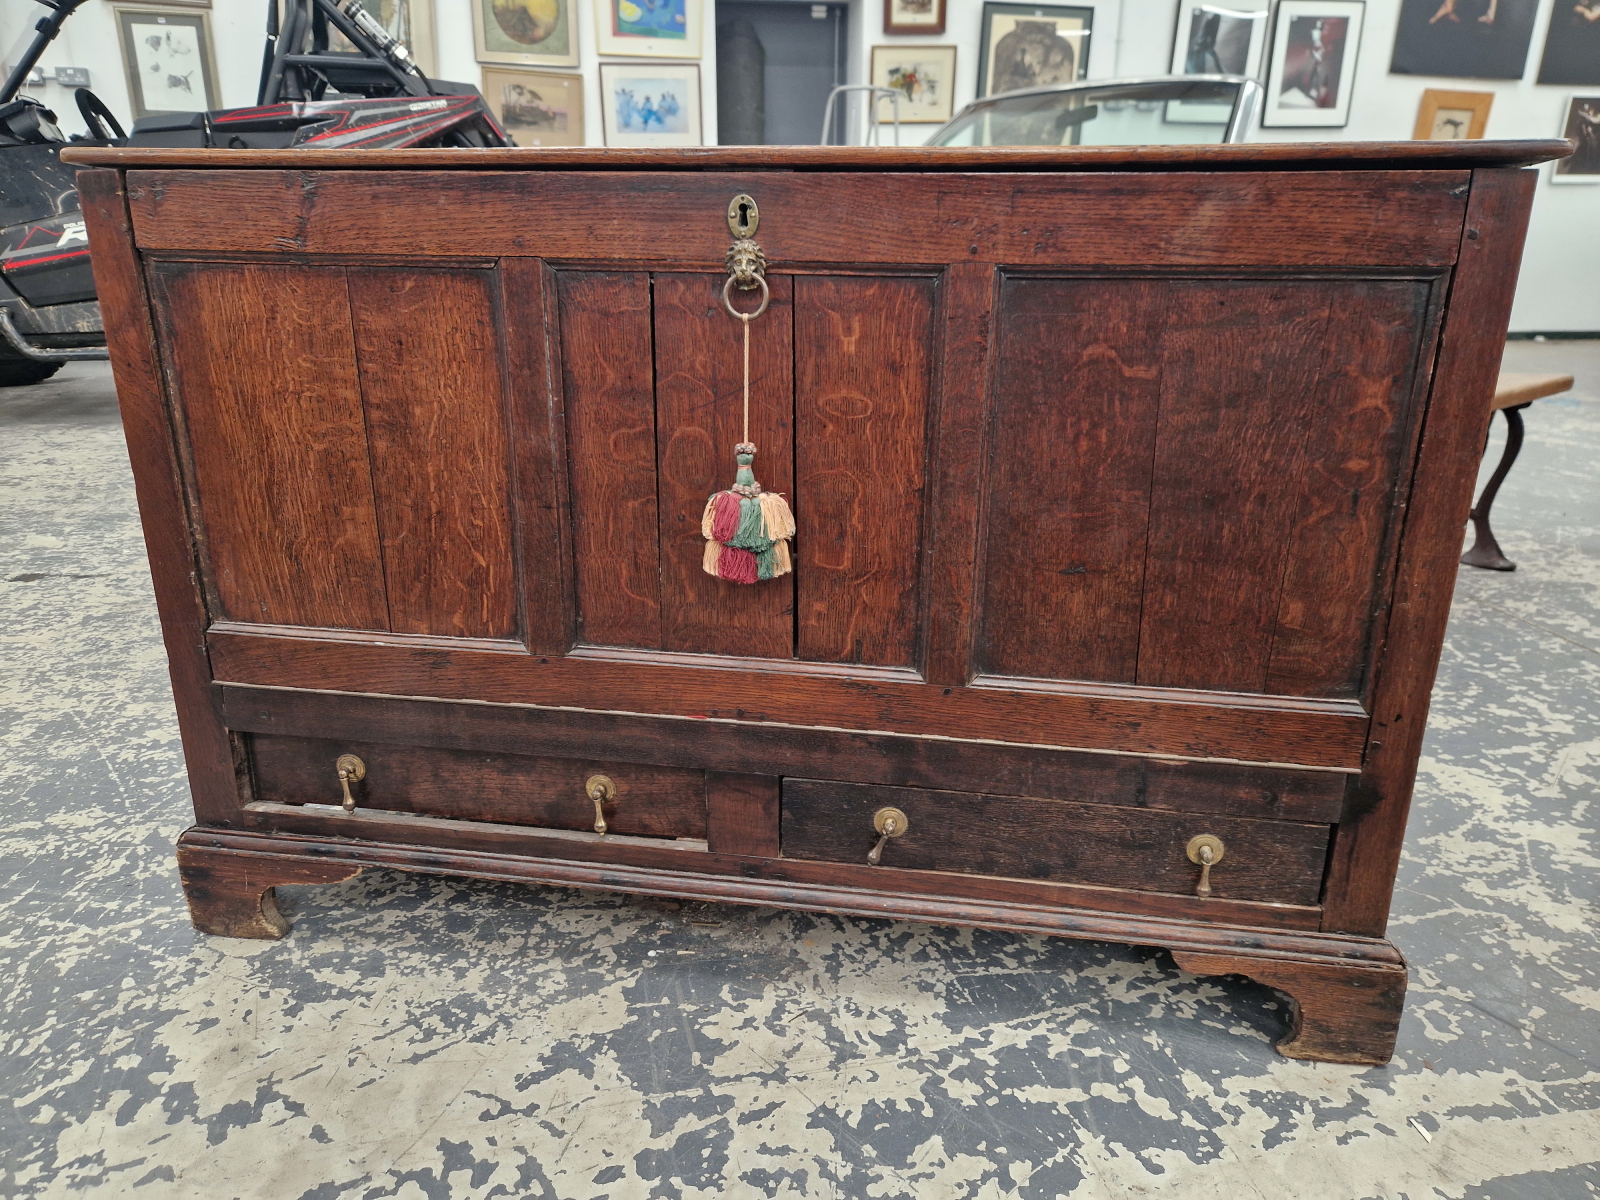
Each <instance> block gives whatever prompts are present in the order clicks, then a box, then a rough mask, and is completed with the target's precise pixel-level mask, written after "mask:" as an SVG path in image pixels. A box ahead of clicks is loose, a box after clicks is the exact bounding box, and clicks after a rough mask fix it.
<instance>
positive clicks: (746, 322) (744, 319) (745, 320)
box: [739, 313, 750, 442]
mask: <svg viewBox="0 0 1600 1200" xmlns="http://www.w3.org/2000/svg"><path fill="white" fill-rule="evenodd" d="M739 322H740V324H742V325H743V326H744V436H743V437H741V438H740V439H739V440H740V441H741V442H748V441H749V440H750V315H749V314H748V313H740V314H739Z"/></svg>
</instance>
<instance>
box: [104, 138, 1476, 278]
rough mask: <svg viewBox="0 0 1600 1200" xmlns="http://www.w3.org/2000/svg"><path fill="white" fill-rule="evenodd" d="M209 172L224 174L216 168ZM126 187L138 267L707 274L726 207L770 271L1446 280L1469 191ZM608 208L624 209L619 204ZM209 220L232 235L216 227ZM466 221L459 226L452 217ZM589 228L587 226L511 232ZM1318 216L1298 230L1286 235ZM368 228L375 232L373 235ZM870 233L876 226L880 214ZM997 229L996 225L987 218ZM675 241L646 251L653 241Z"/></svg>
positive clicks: (699, 178) (671, 179)
mask: <svg viewBox="0 0 1600 1200" xmlns="http://www.w3.org/2000/svg"><path fill="white" fill-rule="evenodd" d="M216 161H218V162H230V161H232V160H231V159H224V158H220V157H219V158H218V159H217V160H216ZM285 165H286V166H288V167H289V168H290V169H287V170H283V171H279V172H269V171H249V170H243V171H241V170H222V169H217V170H206V171H179V170H166V171H160V172H149V173H146V172H143V171H134V172H131V173H130V174H129V176H128V180H129V187H130V191H129V205H130V209H131V211H132V213H133V218H134V225H135V230H136V232H137V235H138V239H139V247H140V248H141V249H143V250H182V251H242V252H252V253H264V254H272V255H282V254H285V253H303V254H354V255H361V256H370V255H383V254H392V255H406V256H411V257H427V256H436V255H444V256H471V255H491V256H497V255H508V254H513V255H530V256H535V257H541V258H548V259H554V260H560V259H566V260H574V261H580V262H594V263H613V264H619V265H628V266H631V265H634V264H638V263H639V262H640V261H641V258H642V257H645V256H641V253H640V247H645V246H649V247H657V248H658V249H656V250H655V251H654V253H652V254H650V255H649V256H647V257H648V261H649V262H650V263H651V264H652V265H653V266H657V267H658V268H660V267H665V266H667V265H668V264H693V265H694V266H697V267H699V268H700V269H705V268H706V267H710V266H717V267H720V266H721V264H722V261H723V255H724V252H725V251H726V250H727V243H728V231H727V226H726V224H725V223H724V222H723V221H722V220H721V219H720V217H721V214H722V213H723V212H724V211H725V210H726V208H727V204H728V200H729V198H730V197H731V196H732V195H733V194H734V193H735V192H739V191H744V192H748V193H749V194H750V195H752V196H754V197H755V199H756V201H757V203H758V204H759V205H760V206H761V215H762V221H761V230H760V238H759V240H760V242H761V245H762V247H763V248H764V249H765V251H766V255H767V260H768V261H769V262H771V263H773V264H786V263H806V264H810V265H813V266H816V265H830V264H831V265H836V266H848V267H859V266H863V265H870V264H884V265H892V266H897V267H903V266H905V265H906V264H915V263H922V264H946V263H953V262H990V263H1006V264H1008V265H1014V266H1026V265H1046V266H1048V265H1057V264H1060V263H1062V262H1070V263H1073V264H1075V265H1077V266H1081V267H1087V266H1095V265H1106V266H1120V265H1127V264H1130V263H1132V264H1167V265H1173V266H1178V265H1182V266H1193V267H1200V266H1207V265H1211V266H1220V267H1226V268H1230V269H1233V268H1239V267H1247V266H1326V267H1334V266H1337V267H1412V268H1414V267H1422V266H1436V267H1437V266H1447V265H1449V264H1450V263H1452V262H1453V261H1454V260H1455V253H1456V244H1457V241H1458V238H1459V234H1460V228H1461V214H1462V212H1463V211H1464V205H1465V191H1464V188H1465V186H1466V183H1467V178H1468V177H1467V173H1466V172H1464V171H1462V172H1457V171H1349V172H1328V173H1318V174H1310V175H1300V174H1296V173H1294V172H1287V171H1272V170H1262V171H1240V172H1232V173H1225V174H1213V175H1204V174H1182V173H1174V174H1171V175H1137V174H1126V175H1113V174H1107V175H1082V174H1061V175H1049V174H1032V175H1030V174H1018V175H1014V176H1006V175H984V174H962V173H958V172H952V173H950V174H917V175H893V174H885V173H882V172H879V171H863V172H860V173H857V174H846V173H839V174H833V173H827V174H814V175H812V174H795V173H778V174H771V175H759V174H727V175H713V174H705V173H701V172H695V171H679V172H672V171H662V172H652V173H648V174H645V173H639V174H626V173H613V172H605V171H598V172H579V171H571V172H541V171H526V172H515V171H506V172H499V173H497V172H490V173H473V172H455V171H406V172H381V171H364V170H356V171H314V170H307V169H304V168H306V167H307V166H308V165H309V164H307V163H305V162H304V161H303V160H301V159H300V158H291V159H289V160H285ZM619 194H625V195H628V196H630V197H631V198H632V200H633V202H632V203H628V204H623V205H619V204H617V203H616V199H617V196H618V195H619ZM219 209H224V210H228V211H232V212H236V213H239V214H241V216H240V218H239V219H238V220H233V221H217V220H216V219H215V216H214V214H215V213H216V212H217V211H219ZM462 212H471V213H472V214H473V219H472V220H470V221H464V220H461V219H460V217H459V214H460V213H462ZM530 212H541V213H557V212H560V213H600V212H603V213H605V214H606V215H605V221H604V229H605V236H603V237H597V236H595V233H594V226H593V223H592V222H591V221H587V220H560V221H555V220H550V221H529V220H528V219H527V214H528V213H530ZM1285 212H1315V213H1317V216H1318V219H1317V220H1316V221H1315V222H1305V221H1293V220H1285V219H1284V217H1283V214H1284V213H1285ZM375 214H382V219H377V217H376V216H375ZM886 214H887V215H886ZM997 214H1004V216H1003V217H997ZM663 229H671V230H672V231H673V236H672V238H671V239H670V240H668V241H667V242H665V243H664V242H663V240H662V238H661V236H660V235H661V231H662V230H663Z"/></svg>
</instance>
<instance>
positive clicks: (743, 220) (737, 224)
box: [728, 192, 761, 238]
mask: <svg viewBox="0 0 1600 1200" xmlns="http://www.w3.org/2000/svg"><path fill="white" fill-rule="evenodd" d="M760 225H761V210H760V209H759V208H757V207H756V202H755V198H754V197H752V196H747V195H745V193H743V192H740V193H739V194H738V195H737V196H735V197H734V198H733V199H732V200H729V201H728V232H729V233H731V234H733V236H734V237H736V238H751V237H755V235H756V229H757V228H759V227H760Z"/></svg>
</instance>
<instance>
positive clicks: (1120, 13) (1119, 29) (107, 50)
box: [0, 0, 1600, 332]
mask: <svg viewBox="0 0 1600 1200" xmlns="http://www.w3.org/2000/svg"><path fill="white" fill-rule="evenodd" d="M703 2H704V3H705V4H706V5H707V9H708V11H707V13H706V19H705V20H704V21H703V22H702V42H703V47H702V58H701V60H700V81H701V99H702V102H701V111H702V113H703V119H704V136H705V141H706V143H707V144H708V145H714V144H715V143H716V140H717V119H716V107H717V106H716V95H717V89H716V34H715V28H716V22H715V18H714V16H713V13H712V12H711V11H709V10H710V9H711V7H712V5H713V4H714V0H703ZM1079 2H1080V3H1084V2H1086V3H1090V4H1092V5H1093V7H1094V9H1095V18H1094V35H1093V38H1092V39H1091V43H1090V52H1089V76H1090V78H1094V79H1109V78H1114V77H1118V76H1122V77H1127V76H1136V75H1159V74H1163V73H1165V71H1166V70H1167V66H1168V63H1169V62H1170V61H1171V52H1172V35H1173V26H1174V24H1175V23H1176V14H1177V7H1178V4H1179V3H1180V0H1079ZM1558 2H1561V0H1543V3H1542V4H1541V7H1540V14H1539V19H1538V23H1537V25H1536V26H1535V28H1534V34H1533V41H1532V44H1531V46H1530V49H1529V62H1528V67H1527V70H1526V72H1525V78H1524V79H1522V80H1518V81H1507V82H1495V81H1490V80H1463V79H1431V78H1424V77H1421V76H1414V75H1390V74H1389V53H1390V49H1391V48H1392V46H1393V44H1394V31H1395V26H1396V23H1397V22H1398V20H1399V11H1400V0H1367V13H1366V25H1365V29H1364V33H1363V38H1362V47H1361V52H1360V55H1359V57H1358V60H1357V68H1356V81H1355V88H1356V90H1355V96H1354V100H1353V102H1352V104H1351V108H1350V124H1349V127H1348V128H1345V129H1333V130H1327V129H1305V130H1297V129H1270V130H1263V129H1257V130H1255V131H1254V133H1253V134H1252V137H1251V140H1253V141H1320V140H1329V139H1336V140H1339V141H1353V140H1373V141H1390V140H1402V139H1405V138H1408V137H1410V136H1411V129H1412V125H1413V123H1414V122H1415V120H1416V115H1417V106H1418V105H1419V103H1420V102H1421V98H1422V92H1423V90H1424V89H1425V88H1429V87H1443V88H1451V89H1455V90H1463V91H1492V92H1494V93H1495V101H1494V107H1493V109H1492V110H1491V111H1490V114H1489V128H1488V136H1489V137H1492V138H1521V137H1551V136H1554V135H1556V134H1558V133H1559V132H1560V128H1561V121H1562V117H1563V114H1564V112H1565V109H1566V102H1567V97H1568V95H1569V93H1570V92H1571V90H1572V89H1570V88H1567V87H1549V86H1540V85H1538V84H1535V83H1532V82H1531V79H1532V77H1533V76H1534V75H1535V74H1536V73H1537V70H1538V58H1539V54H1540V53H1541V51H1542V49H1543V46H1544V36H1545V28H1546V26H1547V25H1548V23H1549V20H1550V14H1551V11H1552V10H1553V7H1554V5H1555V4H1556V3H1558ZM471 3H472V0H435V5H436V9H435V11H436V23H437V38H438V54H439V75H440V77H441V78H444V79H453V80H461V81H464V82H472V83H480V82H481V80H480V77H479V74H478V64H477V62H476V60H475V59H474V57H473V50H472V19H471V11H472V10H471ZM576 5H577V13H576V18H577V25H578V47H579V54H580V64H579V69H580V70H581V71H582V72H583V75H584V89H585V92H584V116H585V119H584V127H585V134H586V138H587V140H588V142H589V144H590V145H599V144H601V141H602V138H601V132H600V129H601V127H600V78H599V71H598V69H597V67H598V63H599V58H598V56H597V55H596V54H595V34H594V28H595V26H594V20H595V18H594V10H593V0H576ZM850 10H851V11H850V23H849V24H850V47H851V49H850V58H849V82H851V83H865V82H867V81H868V72H869V69H870V61H871V53H872V47H873V46H874V45H883V44H888V43H893V44H896V45H904V44H914V43H916V42H929V43H934V44H940V45H955V46H957V47H958V48H959V49H958V52H957V55H956V81H955V105H956V107H957V108H958V109H959V108H960V107H961V105H963V104H965V103H967V102H968V101H970V100H971V99H972V98H973V95H974V91H975V89H976V86H977V75H978V44H979V23H980V20H981V15H982V11H983V0H948V11H947V18H946V29H945V32H944V33H943V34H941V35H938V36H935V37H893V38H890V37H886V36H885V35H884V33H883V0H850ZM209 11H210V16H211V25H212V39H213V41H214V43H215V45H216V51H217V64H218V69H217V78H218V84H219V87H220V90H221V93H222V97H221V99H222V103H223V104H224V105H244V104H249V103H252V102H253V101H254V99H255V89H256V80H257V76H258V74H259V71H260V62H261V46H262V36H263V27H264V22H265V4H264V3H262V0H216V5H215V7H213V8H212V9H210V10H209ZM44 12H45V9H44V7H43V6H42V5H39V4H36V3H33V2H32V0H0V46H3V47H5V49H6V51H7V53H6V60H7V61H8V62H9V61H15V59H16V54H17V50H18V49H19V48H20V46H21V45H22V44H23V42H24V41H25V38H26V36H27V35H28V33H29V31H30V30H31V28H32V25H33V22H34V21H36V20H37V19H38V18H39V17H40V16H42V15H43V14H44ZM43 64H44V65H45V66H46V67H47V68H49V67H54V66H75V67H87V68H88V69H89V71H90V73H91V84H92V86H93V87H94V89H95V91H97V92H98V93H99V94H100V96H101V98H102V99H104V100H105V101H106V103H107V104H109V105H110V107H111V109H112V111H113V112H116V113H118V114H119V115H121V116H124V117H126V114H127V113H128V111H129V104H128V96H127V88H126V86H125V84H124V82H123V72H122V58H121V51H120V49H119V48H118V45H117V32H116V26H115V23H114V21H113V17H112V10H111V6H110V4H109V3H91V4H86V5H85V6H84V7H83V8H82V9H81V10H79V11H78V12H77V13H76V14H75V15H74V16H73V17H72V18H71V19H70V20H68V22H67V23H66V25H65V26H64V27H63V30H62V33H61V36H60V37H59V38H58V39H57V40H56V43H55V44H54V45H53V46H52V47H51V48H50V50H49V51H47V52H46V55H45V57H44V59H43ZM44 99H45V100H46V102H47V103H49V104H51V105H52V106H53V107H54V108H55V109H56V112H57V114H58V115H59V116H60V117H61V119H62V122H63V125H64V127H66V128H67V129H69V130H77V129H81V123H80V122H79V121H78V117H77V112H76V109H75V108H74V106H73V103H72V96H71V93H70V91H69V90H68V89H65V88H62V87H58V86H57V85H56V84H55V83H53V82H52V83H47V84H46V85H45V88H44ZM852 115H853V117H854V120H853V123H852V126H851V128H852V129H853V130H855V131H857V133H856V136H857V137H859V130H860V129H861V128H862V125H861V119H860V116H859V114H858V113H857V114H852ZM933 129H934V126H929V125H913V126H907V127H904V128H903V130H902V138H903V140H904V141H906V142H907V143H911V142H921V141H922V140H924V139H925V138H926V137H927V136H928V134H929V133H931V132H932V130H933ZM885 132H887V131H885ZM885 140H886V141H892V138H885ZM1511 327H1512V329H1513V330H1518V331H1523V332H1531V331H1547V332H1558V331H1595V332H1600V185H1590V186H1583V185H1557V186H1554V187H1552V186H1551V184H1550V172H1549V168H1547V167H1546V168H1541V169H1540V172H1539V184H1538V189H1537V193H1536V197H1535V201H1534V211H1533V222H1532V225H1531V227H1530V230H1529V234H1528V246H1527V251H1526V254H1525V256H1524V259H1523V270H1522V281H1521V284H1520V286H1519V288H1518V291H1517V301H1516V307H1515V309H1514V310H1513V312H1512V318H1511Z"/></svg>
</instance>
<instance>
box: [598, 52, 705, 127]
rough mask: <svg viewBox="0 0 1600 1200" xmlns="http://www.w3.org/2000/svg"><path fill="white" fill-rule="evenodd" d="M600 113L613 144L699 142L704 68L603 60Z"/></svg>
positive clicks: (692, 65)
mask: <svg viewBox="0 0 1600 1200" xmlns="http://www.w3.org/2000/svg"><path fill="white" fill-rule="evenodd" d="M600 113H601V125H602V128H603V131H604V137H605V144H606V145H607V146H622V147H630V148H645V147H652V146H698V145H700V144H701V141H702V137H703V135H702V133H701V124H700V66H699V64H698V63H688V62H685V63H665V62H664V63H601V64H600ZM652 124H654V125H655V126H657V128H654V129H652V128H651V125H652Z"/></svg>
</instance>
